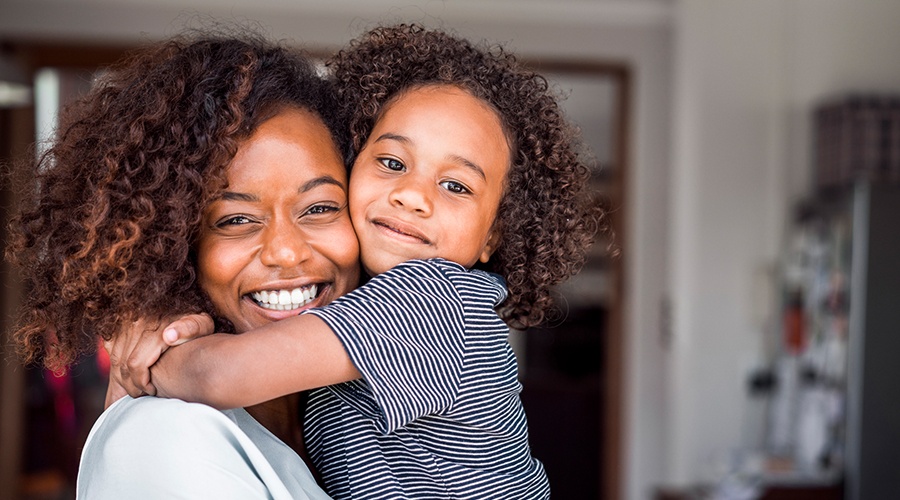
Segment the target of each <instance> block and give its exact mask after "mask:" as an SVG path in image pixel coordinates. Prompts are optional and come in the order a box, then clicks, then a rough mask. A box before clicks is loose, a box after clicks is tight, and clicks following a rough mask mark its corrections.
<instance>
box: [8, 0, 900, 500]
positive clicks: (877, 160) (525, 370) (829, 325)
mask: <svg viewBox="0 0 900 500" xmlns="http://www.w3.org/2000/svg"><path fill="white" fill-rule="evenodd" d="M215 21H218V22H223V23H239V24H245V25H246V24H249V25H251V26H255V27H257V28H258V29H259V30H261V31H262V32H264V33H266V34H267V35H268V36H270V37H272V38H274V39H283V40H287V41H290V42H291V43H296V44H299V45H301V46H303V47H305V48H307V49H308V50H309V51H310V52H312V53H313V54H315V55H317V56H321V57H323V58H324V57H327V56H328V55H329V54H331V53H332V52H333V51H335V50H336V49H338V48H340V47H341V46H342V45H343V44H345V43H346V42H347V41H349V40H350V39H352V38H353V37H355V36H357V35H359V34H361V33H362V32H364V31H366V30H367V29H369V28H371V27H373V26H375V25H377V24H381V23H392V22H397V21H406V22H418V23H422V24H426V25H429V26H440V27H443V28H446V29H449V30H452V31H454V32H456V33H457V34H459V35H462V36H465V37H468V38H470V39H472V40H482V39H487V40H491V41H495V42H500V43H503V44H504V45H505V46H506V47H507V48H509V49H511V50H512V51H514V52H515V53H517V54H518V55H519V57H520V59H522V60H523V61H525V62H527V63H528V64H530V65H533V66H534V67H535V68H537V69H539V70H540V71H541V72H542V73H544V74H546V75H547V76H548V78H549V79H550V81H551V82H553V84H554V85H555V86H556V87H557V88H558V89H559V90H560V91H561V92H563V93H564V94H566V95H568V99H567V100H566V102H565V107H566V109H567V112H568V113H569V115H570V116H571V117H572V119H573V120H575V121H576V122H578V123H579V125H580V126H581V127H582V130H583V133H584V136H585V139H586V141H587V142H588V144H589V145H590V146H591V149H592V150H593V155H592V156H593V160H595V163H596V165H597V167H598V168H597V170H596V172H595V175H594V180H593V183H594V187H595V188H596V189H597V190H598V191H599V192H600V193H602V194H603V195H604V196H606V197H608V199H609V200H610V202H611V203H612V206H613V207H614V209H615V210H614V216H613V219H614V224H615V227H616V232H617V236H616V244H617V245H618V246H619V248H620V249H621V256H620V257H619V258H618V259H610V258H609V256H608V255H607V254H606V252H605V251H604V247H605V245H603V244H598V245H597V248H596V250H595V251H594V252H592V255H591V258H590V260H589V262H588V264H587V266H586V267H585V270H584V271H583V272H582V274H581V275H579V276H578V277H577V278H576V279H575V280H573V282H572V283H570V284H568V285H567V286H565V287H563V288H561V289H560V291H559V298H560V305H561V307H563V308H564V310H565V311H566V314H565V318H561V319H560V320H559V321H555V322H553V324H551V325H548V326H547V327H546V328H541V329H534V330H531V331H526V332H515V333H514V339H513V340H514V344H515V347H516V349H517V352H518V353H519V356H520V365H521V378H522V379H523V383H524V385H525V390H524V392H523V400H524V402H525V405H526V411H527V412H528V417H529V422H530V427H531V439H532V446H533V451H534V454H535V455H536V456H537V457H538V458H540V459H541V460H542V461H544V462H545V464H546V467H547V470H548V474H549V475H550V480H551V484H552V485H553V489H554V498H561V499H566V498H586V499H593V498H604V499H610V500H616V499H629V500H630V499H657V498H658V499H666V498H722V499H725V498H729V499H751V498H769V499H773V498H784V499H791V498H795V499H809V498H813V499H832V498H848V499H884V498H900V474H897V472H896V464H897V463H900V403H898V402H896V401H898V400H900V398H898V397H896V396H897V394H896V389H895V388H894V387H896V385H895V383H894V381H895V380H897V379H898V378H900V369H898V368H897V366H896V365H898V364H897V363H896V359H897V356H898V355H900V345H898V344H900V335H898V334H900V331H898V330H900V326H898V325H900V318H898V314H900V313H898V310H900V307H897V304H898V302H900V275H898V271H897V270H896V269H897V268H900V266H897V262H896V261H897V259H898V258H900V241H898V239H900V194H898V191H900V188H898V186H900V102H898V98H900V57H898V55H897V54H898V51H900V2H896V1H890V0H884V1H880V0H743V1H738V0H721V1H712V0H710V1H703V0H430V1H413V0H405V1H404V0H369V1H365V2H361V1H360V2H357V1H352V0H329V1H313V0H252V1H251V0H180V1H178V0H153V1H150V0H117V1H114V0H0V163H2V164H4V165H5V167H4V168H16V169H26V171H27V169H28V168H31V164H30V163H28V161H27V160H28V158H29V157H30V155H32V154H33V153H34V152H35V150H37V151H38V152H39V151H40V149H41V147H42V144H43V143H44V142H45V141H47V140H51V139H52V137H53V130H54V126H55V117H56V113H57V112H58V110H59V109H60V108H61V107H62V106H64V105H65V103H66V102H67V101H68V100H70V99H72V98H74V97H77V96H78V95H79V94H80V93H82V92H84V91H85V90H86V89H87V88H89V86H90V83H91V78H92V75H94V74H95V73H96V72H97V71H101V70H102V68H103V66H104V65H107V64H109V63H111V62H113V61H115V60H117V59H119V58H120V57H122V55H123V54H125V53H126V52H127V51H128V50H129V49H132V48H135V47H138V46H140V45H143V44H146V43H149V42H153V41H156V40H159V39H163V38H165V37H168V36H171V35H174V34H177V33H178V32H180V31H182V30H183V29H185V28H192V27H193V28H197V27H199V28H202V27H203V26H204V25H209V24H210V22H215ZM23 162H24V163H23ZM15 198H16V193H15V192H13V191H12V190H11V189H9V186H7V185H3V192H2V207H3V208H2V212H0V213H2V214H3V220H4V222H5V221H6V220H7V213H8V211H9V209H10V207H12V206H14V204H15ZM4 226H5V224H4ZM2 279H3V283H2V288H0V290H2V307H3V310H2V317H0V320H2V326H3V330H2V332H3V335H4V340H5V338H6V335H7V332H8V330H9V328H10V327H11V319H12V316H13V314H14V311H15V310H16V308H17V303H18V300H19V297H20V296H21V295H22V294H23V293H27V291H26V290H23V288H22V286H21V285H20V284H19V283H18V281H17V280H16V276H15V273H14V271H13V270H11V269H9V268H8V266H6V265H5V264H4V267H3V268H2ZM2 347H3V349H4V350H3V353H2V359H0V497H3V498H11V499H38V498H41V499H43V498H53V499H55V498H72V497H73V484H74V479H75V471H76V468H77V462H78V456H79V453H80V447H81V444H82V443H83V441H84V438H85V436H86V433H87V431H88V430H89V429H90V426H91V424H92V423H93V420H94V419H95V418H96V416H97V415H98V414H99V412H100V411H101V410H102V399H103V391H104V386H105V376H106V375H105V373H106V370H107V369H108V368H107V364H106V362H105V360H104V359H103V357H102V356H96V357H90V358H87V359H85V360H83V361H82V362H80V363H79V364H78V365H77V366H76V367H74V368H73V369H72V370H71V371H70V372H69V374H67V375H66V376H63V377H58V376H55V375H54V374H52V373H49V372H46V371H44V370H41V369H40V368H37V367H31V368H27V369H26V368H24V367H22V366H20V365H19V364H18V363H17V362H16V360H15V358H14V357H13V355H12V352H11V348H10V347H9V346H8V342H5V341H4V342H3V345H2ZM892 384H893V385H892ZM892 388H893V389H892Z"/></svg>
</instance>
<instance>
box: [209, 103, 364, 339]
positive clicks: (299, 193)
mask: <svg viewBox="0 0 900 500" xmlns="http://www.w3.org/2000/svg"><path fill="white" fill-rule="evenodd" d="M227 177H228V187H227V188H226V189H225V191H224V192H223V193H222V194H221V195H220V196H218V197H217V198H216V199H215V200H214V201H213V202H212V203H211V204H210V205H209V206H208V207H206V209H205V210H204V212H203V220H202V227H201V232H200V239H199V243H198V248H197V260H198V281H199V284H200V286H201V288H202V289H203V290H204V291H205V292H206V293H207V294H208V295H209V297H210V299H211V300H212V302H213V305H214V306H215V307H216V309H217V310H218V312H219V313H220V314H222V315H223V316H224V317H226V318H227V319H228V320H230V321H231V322H232V323H234V326H235V329H236V331H237V332H238V333H240V332H244V331H247V330H250V329H253V328H255V327H258V326H261V325H264V324H266V323H269V322H272V321H277V320H280V319H284V318H286V317H289V316H295V315H297V314H299V313H300V311H302V310H304V309H309V308H312V307H316V306H320V305H324V304H327V303H328V302H331V300H333V299H334V298H335V297H338V296H340V295H342V294H344V293H346V292H348V291H349V290H351V289H353V288H354V287H355V286H356V285H357V283H358V280H359V260H358V259H359V244H358V242H357V240H356V234H355V233H354V232H353V227H352V225H351V223H350V217H349V215H348V213H347V174H346V170H345V169H344V165H343V163H342V160H341V157H340V155H339V154H338V151H337V148H336V147H335V145H334V142H333V140H332V138H331V134H330V133H329V131H328V129H327V128H326V127H325V125H324V124H323V123H322V121H321V120H320V119H319V118H318V117H317V116H315V115H314V114H312V113H310V112H308V111H305V110H300V109H295V108H290V109H287V110H284V111H282V112H280V113H278V114H277V115H275V116H274V117H273V118H271V119H269V120H267V121H266V122H264V123H263V124H262V125H260V127H259V128H258V129H257V130H256V132H255V133H254V134H253V135H252V136H251V137H250V138H249V139H247V141H246V142H244V143H243V144H242V145H241V146H240V147H239V148H238V151H237V154H236V155H235V157H234V160H232V162H231V165H229V167H228V170H227Z"/></svg>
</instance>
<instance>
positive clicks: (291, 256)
mask: <svg viewBox="0 0 900 500" xmlns="http://www.w3.org/2000/svg"><path fill="white" fill-rule="evenodd" d="M291 222H292V221H291ZM263 237H264V238H265V241H264V242H263V248H262V252H261V253H260V260H261V261H262V263H263V264H264V265H266V266H269V267H281V268H290V267H295V266H297V265H299V264H300V263H301V262H303V261H305V260H306V259H308V258H309V257H310V255H312V249H311V248H310V246H309V243H308V242H307V241H306V239H305V238H304V236H303V233H302V231H300V230H298V229H297V227H296V225H295V224H293V223H287V222H286V221H279V222H275V223H273V224H270V225H269V227H267V228H266V229H265V233H264V235H263Z"/></svg>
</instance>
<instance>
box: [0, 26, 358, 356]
mask: <svg viewBox="0 0 900 500" xmlns="http://www.w3.org/2000/svg"><path fill="white" fill-rule="evenodd" d="M285 107H299V108H303V109H307V110H310V111H312V112H314V113H316V114H317V115H318V116H320V117H321V118H322V119H323V121H324V122H325V123H326V125H327V126H328V127H329V129H330V130H331V131H332V134H333V136H334V137H335V140H336V143H337V144H338V147H339V149H340V150H341V151H345V150H346V149H347V139H346V127H345V126H344V125H343V124H342V123H341V122H340V121H339V120H338V114H337V112H336V111H337V107H336V105H335V102H334V92H333V90H332V88H331V86H330V84H329V83H328V82H325V81H323V79H322V78H321V77H319V76H318V75H317V73H316V71H315V68H314V66H313V65H312V64H311V63H310V61H309V60H308V58H307V57H306V56H305V55H303V54H301V53H299V52H297V51H295V50H292V49H288V48H286V47H283V46H281V45H277V44H272V43H269V42H266V41H265V40H264V39H262V38H261V37H258V36H257V35H254V34H248V33H240V34H237V35H234V34H224V35H220V34H200V35H184V36H180V37H176V38H173V39H171V40H169V41H166V42H163V43H160V44H158V45H154V46H152V47H148V48H145V49H143V50H141V51H139V52H137V53H135V54H133V55H132V56H131V57H130V58H129V59H127V60H126V61H124V62H122V63H119V64H118V65H117V66H115V67H113V68H111V70H110V71H108V72H107V73H106V74H105V75H104V76H102V77H101V78H100V79H99V80H98V81H97V82H96V84H95V86H94V88H93V89H92V90H91V91H90V92H89V93H88V94H87V95H86V96H85V97H84V98H82V99H80V100H78V101H77V102H76V103H75V104H73V105H71V106H70V107H68V108H67V109H66V110H65V113H64V114H63V116H62V117H61V122H60V127H59V134H58V138H57V139H56V141H55V142H54V144H53V145H52V147H51V148H50V149H49V150H48V152H47V153H46V154H44V155H43V156H42V157H41V158H40V159H39V161H38V165H37V170H36V175H35V176H34V177H35V178H33V179H30V182H28V187H27V189H26V192H25V193H24V197H25V200H24V202H23V204H22V205H21V206H20V208H19V212H18V214H17V215H16V216H15V217H14V218H13V220H12V221H11V225H10V229H11V231H10V232H11V235H12V238H11V241H10V243H9V246H8V248H7V252H6V254H7V258H8V259H9V260H10V261H12V262H13V263H14V264H17V265H18V266H19V267H20V268H21V271H22V276H23V278H24V280H25V284H26V286H27V287H28V294H27V297H26V298H25V303H24V304H23V309H22V317H21V318H20V324H19V327H18V329H17V331H16V332H15V333H14V338H15V340H16V342H17V344H18V346H19V351H20V353H21V354H22V355H23V356H24V359H25V361H26V362H38V361H43V363H44V364H45V365H46V366H48V367H50V368H53V369H57V370H61V369H64V368H65V367H66V366H67V365H69V364H70V363H71V362H73V361H74V360H75V359H76V358H77V357H78V356H79V355H81V354H83V353H87V352H92V351H93V350H94V349H95V348H96V345H97V336H98V335H99V336H100V337H102V338H103V339H109V338H111V337H112V336H113V335H114V334H115V333H116V332H117V331H118V330H119V328H120V327H121V325H123V323H125V322H128V321H132V320H134V319H137V318H161V317H163V316H164V315H167V314H181V313H189V312H198V311H204V312H208V313H210V314H213V313H214V311H213V310H212V307H211V304H210V302H209V300H208V299H207V297H206V296H205V295H204V294H203V292H202V291H201V290H200V289H199V287H198V285H197V280H196V274H197V270H196V265H195V264H196V263H195V257H194V254H193V251H192V249H193V247H194V243H195V241H196V239H197V237H198V234H199V228H200V221H201V214H202V209H203V207H204V206H206V205H207V202H208V201H209V200H210V199H211V197H213V196H215V195H216V193H217V192H218V190H220V189H222V188H224V187H225V169H226V166H227V165H228V164H229V162H230V161H231V159H232V158H233V157H234V155H235V153H236V151H237V148H238V145H239V144H240V143H241V141H242V140H244V139H246V138H247V137H249V136H250V135H251V134H252V132H253V131H255V130H256V128H257V127H258V126H259V124H260V123H261V122H263V121H265V120H266V119H267V118H269V117H271V116H273V115H274V114H276V113H277V112H278V111H279V110H281V109H283V108H285ZM214 317H215V315H214ZM217 320H218V325H217V328H224V329H228V328H229V327H230V325H229V324H227V321H224V320H223V319H222V318H217Z"/></svg>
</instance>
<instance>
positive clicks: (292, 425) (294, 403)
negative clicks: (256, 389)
mask: <svg viewBox="0 0 900 500" xmlns="http://www.w3.org/2000/svg"><path fill="white" fill-rule="evenodd" d="M299 401H300V396H299V395H298V394H291V395H288V396H284V397H281V398H278V399H273V400H271V401H266V402H265V403H260V404H258V405H254V406H249V407H247V408H245V410H247V413H249V414H250V416H252V417H253V418H254V419H256V421H257V422H259V423H260V424H262V426H263V427H265V428H266V429H268V430H269V432H271V433H272V434H274V435H275V437H277V438H278V439H280V440H282V441H283V442H284V443H285V444H286V445H288V446H290V447H291V448H293V449H294V450H295V451H297V450H299V449H303V448H304V446H303V431H302V427H301V425H300V413H299V411H300V410H299V407H298V403H299ZM298 453H299V451H298Z"/></svg>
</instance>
